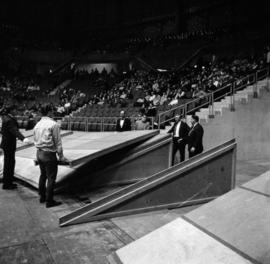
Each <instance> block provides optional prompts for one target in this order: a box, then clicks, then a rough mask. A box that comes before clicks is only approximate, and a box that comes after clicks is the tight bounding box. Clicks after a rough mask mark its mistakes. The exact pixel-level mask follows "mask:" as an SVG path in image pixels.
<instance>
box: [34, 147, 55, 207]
mask: <svg viewBox="0 0 270 264" xmlns="http://www.w3.org/2000/svg"><path fill="white" fill-rule="evenodd" d="M37 161H38V163H39V168H40V178H39V186H38V189H39V195H40V198H41V199H43V200H46V202H47V203H51V202H53V191H54V185H55V180H56V176H57V169H58V167H57V157H56V153H55V152H50V151H43V150H37ZM46 182H47V187H46Z"/></svg>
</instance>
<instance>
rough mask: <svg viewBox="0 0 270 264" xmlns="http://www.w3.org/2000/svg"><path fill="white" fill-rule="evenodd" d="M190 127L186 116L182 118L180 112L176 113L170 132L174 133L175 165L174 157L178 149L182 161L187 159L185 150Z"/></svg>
mask: <svg viewBox="0 0 270 264" xmlns="http://www.w3.org/2000/svg"><path fill="white" fill-rule="evenodd" d="M189 130H190V128H189V126H188V125H187V123H186V122H185V119H184V118H181V116H180V115H179V114H177V115H175V123H174V125H173V126H172V128H171V129H170V130H169V131H168V133H171V134H172V143H173V150H172V166H173V165H174V159H175V155H176V153H177V151H179V154H180V162H182V161H184V160H185V151H186V144H187V138H188V132H189Z"/></svg>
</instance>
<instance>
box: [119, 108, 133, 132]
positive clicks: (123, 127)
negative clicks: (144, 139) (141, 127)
mask: <svg viewBox="0 0 270 264" xmlns="http://www.w3.org/2000/svg"><path fill="white" fill-rule="evenodd" d="M130 130H131V121H130V119H129V118H127V117H125V112H124V111H121V112H120V118H119V119H117V122H116V131H118V132H122V131H130Z"/></svg>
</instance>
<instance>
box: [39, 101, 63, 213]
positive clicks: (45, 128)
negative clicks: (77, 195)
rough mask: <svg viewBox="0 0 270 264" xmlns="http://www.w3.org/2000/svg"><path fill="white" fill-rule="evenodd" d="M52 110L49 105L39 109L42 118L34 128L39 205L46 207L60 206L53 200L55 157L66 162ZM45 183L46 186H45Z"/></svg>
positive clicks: (55, 172) (55, 170)
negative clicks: (38, 169)
mask: <svg viewBox="0 0 270 264" xmlns="http://www.w3.org/2000/svg"><path fill="white" fill-rule="evenodd" d="M52 111H53V109H51V107H50V106H49V105H47V106H43V107H42V108H41V114H42V118H41V120H40V121H39V122H38V123H37V124H36V126H35V127H34V143H35V146H36V148H37V162H38V164H39V168H40V178H39V186H38V190H39V195H40V200H39V201H40V203H45V202H46V207H47V208H48V207H53V206H57V205H60V204H61V202H58V201H55V200H54V199H53V191H54V185H55V181H56V176H57V169H58V168H57V163H58V160H57V155H58V158H59V161H61V162H66V161H67V159H66V158H65V157H64V155H63V148H62V141H61V137H60V126H59V125H58V123H57V122H55V121H54V120H53V119H52V118H50V117H49V116H51V114H52ZM46 182H47V185H46Z"/></svg>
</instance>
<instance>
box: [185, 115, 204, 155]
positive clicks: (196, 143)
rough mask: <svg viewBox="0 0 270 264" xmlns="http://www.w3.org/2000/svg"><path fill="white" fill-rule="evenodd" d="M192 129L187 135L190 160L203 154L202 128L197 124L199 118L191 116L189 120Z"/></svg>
mask: <svg viewBox="0 0 270 264" xmlns="http://www.w3.org/2000/svg"><path fill="white" fill-rule="evenodd" d="M191 124H192V128H191V129H190V131H189V133H188V152H189V157H190V158H192V157H194V156H196V155H198V154H200V153H202V152H203V133H204V130H203V127H202V126H201V125H200V124H199V117H198V116H196V115H193V116H192V118H191Z"/></svg>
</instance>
